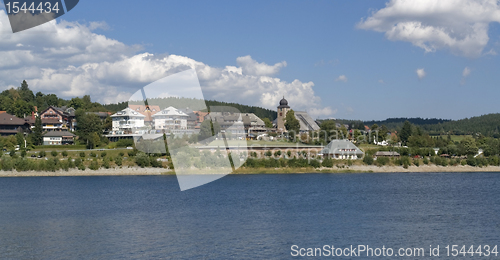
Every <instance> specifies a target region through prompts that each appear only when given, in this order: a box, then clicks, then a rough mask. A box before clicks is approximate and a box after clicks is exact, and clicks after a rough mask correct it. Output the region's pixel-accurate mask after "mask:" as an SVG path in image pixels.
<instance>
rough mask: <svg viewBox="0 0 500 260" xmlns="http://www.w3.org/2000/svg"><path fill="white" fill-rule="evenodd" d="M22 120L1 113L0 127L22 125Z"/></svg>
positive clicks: (23, 122)
mask: <svg viewBox="0 0 500 260" xmlns="http://www.w3.org/2000/svg"><path fill="white" fill-rule="evenodd" d="M24 124H25V121H24V119H21V118H19V117H17V116H14V115H11V114H7V113H2V114H0V125H24Z"/></svg>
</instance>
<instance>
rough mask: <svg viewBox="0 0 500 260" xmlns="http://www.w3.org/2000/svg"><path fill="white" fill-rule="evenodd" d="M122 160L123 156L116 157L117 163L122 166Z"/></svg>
mask: <svg viewBox="0 0 500 260" xmlns="http://www.w3.org/2000/svg"><path fill="white" fill-rule="evenodd" d="M122 160H123V158H122V157H121V156H117V157H116V158H115V164H116V165H118V166H122Z"/></svg>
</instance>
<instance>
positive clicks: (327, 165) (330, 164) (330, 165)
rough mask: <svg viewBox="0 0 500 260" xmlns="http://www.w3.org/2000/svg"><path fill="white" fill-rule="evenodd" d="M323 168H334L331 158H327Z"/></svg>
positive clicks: (322, 164)
mask: <svg viewBox="0 0 500 260" xmlns="http://www.w3.org/2000/svg"><path fill="white" fill-rule="evenodd" d="M321 166H323V167H328V168H331V167H333V160H332V159H330V158H326V159H324V160H323V162H322V163H321Z"/></svg>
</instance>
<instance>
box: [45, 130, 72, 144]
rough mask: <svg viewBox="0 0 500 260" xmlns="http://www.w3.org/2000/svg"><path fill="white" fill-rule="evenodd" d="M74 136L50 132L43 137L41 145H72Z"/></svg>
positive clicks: (63, 132)
mask: <svg viewBox="0 0 500 260" xmlns="http://www.w3.org/2000/svg"><path fill="white" fill-rule="evenodd" d="M75 136H76V135H74V134H72V133H70V132H68V131H50V132H47V133H46V134H44V135H43V145H70V144H74V142H75Z"/></svg>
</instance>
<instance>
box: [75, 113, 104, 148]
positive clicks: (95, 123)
mask: <svg viewBox="0 0 500 260" xmlns="http://www.w3.org/2000/svg"><path fill="white" fill-rule="evenodd" d="M75 115H76V120H77V122H78V129H77V134H78V136H79V137H80V140H81V142H83V143H84V144H85V145H86V146H87V148H89V149H92V148H94V147H95V146H97V145H98V144H99V143H100V140H101V134H102V122H101V120H100V119H99V117H98V116H97V115H96V114H87V113H85V112H84V111H83V110H82V109H79V110H77V111H76V113H75Z"/></svg>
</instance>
